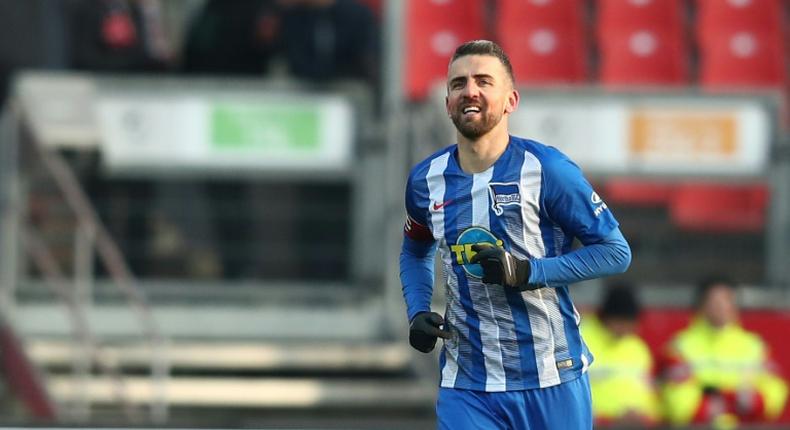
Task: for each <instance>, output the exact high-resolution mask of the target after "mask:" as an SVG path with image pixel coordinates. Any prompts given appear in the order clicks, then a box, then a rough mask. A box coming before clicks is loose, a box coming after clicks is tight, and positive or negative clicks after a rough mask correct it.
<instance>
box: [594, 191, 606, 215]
mask: <svg viewBox="0 0 790 430" xmlns="http://www.w3.org/2000/svg"><path fill="white" fill-rule="evenodd" d="M590 201H591V202H592V204H594V205H599V206H597V207H596V208H595V209H593V215H595V216H596V217H597V216H599V215H601V214H602V213H603V211H605V210H606V209H609V206H606V203H604V202H603V199H601V196H599V195H598V193H596V192H595V191H593V192H592V194H591V195H590Z"/></svg>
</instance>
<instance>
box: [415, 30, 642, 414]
mask: <svg viewBox="0 0 790 430" xmlns="http://www.w3.org/2000/svg"><path fill="white" fill-rule="evenodd" d="M514 82H515V80H514V77H513V72H512V68H511V66H510V61H509V60H508V57H507V55H505V53H504V52H503V51H502V49H501V48H500V47H499V46H498V45H496V44H495V43H493V42H490V41H485V40H476V41H471V42H467V43H464V44H463V45H461V46H460V47H458V48H457V49H456V51H455V54H454V55H453V57H452V59H451V61H450V65H449V70H448V77H447V97H446V109H447V114H448V115H449V116H450V118H451V119H452V121H453V123H454V124H455V127H456V129H457V144H454V145H451V146H449V147H447V148H445V149H443V150H441V151H438V152H436V153H435V154H433V155H431V156H430V157H428V158H427V159H426V160H425V161H423V162H421V163H419V164H417V166H415V167H414V168H413V169H412V171H411V174H410V175H409V179H408V183H407V186H406V212H407V218H406V225H405V227H404V237H403V247H402V251H401V257H400V272H401V273H400V276H401V282H402V285H403V295H404V298H405V301H406V305H407V313H408V317H409V321H410V331H409V342H410V344H411V345H412V346H413V347H414V348H415V349H417V350H419V351H422V352H426V353H427V352H430V351H431V350H433V348H434V346H435V344H436V339H437V338H438V337H441V338H442V339H444V347H443V348H442V352H441V356H440V365H441V382H440V386H441V387H440V389H439V396H438V401H437V404H436V413H437V418H438V427H439V428H442V429H444V428H447V429H478V428H486V429H489V428H490V429H499V428H501V429H506V428H508V429H509V428H518V429H549V428H552V429H554V428H556V429H559V428H561V429H592V411H591V399H590V386H589V380H588V376H587V373H586V371H587V367H588V366H589V365H590V363H591V362H592V359H593V358H592V355H591V354H590V352H589V350H588V349H587V347H586V345H585V344H584V341H583V340H582V338H581V336H580V334H579V328H578V325H579V321H580V319H579V314H578V312H577V311H576V309H575V307H574V306H573V303H572V302H571V297H570V294H569V292H568V285H569V284H571V283H573V282H578V281H581V280H585V279H591V278H596V277H600V276H606V275H611V274H616V273H622V272H624V271H625V270H626V268H627V267H628V265H629V264H630V261H631V251H630V249H629V247H628V244H627V243H626V241H625V239H624V238H623V235H622V234H621V233H620V230H619V228H618V223H617V221H616V220H615V219H614V216H613V215H612V213H611V212H610V211H609V209H608V208H607V206H606V204H605V203H604V202H603V201H602V200H601V198H600V197H599V196H598V194H596V193H595V191H593V189H592V187H591V186H590V184H589V183H588V182H587V181H586V180H585V179H584V176H583V175H582V173H581V171H580V170H579V168H578V167H577V166H576V165H575V164H574V163H573V162H572V161H570V160H569V159H568V158H567V157H566V156H565V155H563V154H562V153H561V152H560V151H558V150H557V149H555V148H552V147H549V146H545V145H542V144H540V143H538V142H535V141H532V140H527V139H523V138H520V137H516V136H510V135H509V134H508V119H509V118H510V114H511V113H513V112H514V111H515V110H516V108H517V107H518V102H519V93H518V91H516V89H515V84H514ZM575 238H576V239H579V241H580V242H581V243H582V244H583V245H584V246H583V247H581V248H579V249H576V250H572V249H571V244H572V242H573V240H574V239H575ZM436 249H438V250H439V254H440V258H441V262H442V267H443V272H444V278H445V280H446V289H445V293H446V299H447V308H446V309H445V314H444V316H442V315H440V314H438V313H436V312H432V311H431V308H430V304H431V295H432V292H433V283H434V274H433V259H434V254H435V251H436Z"/></svg>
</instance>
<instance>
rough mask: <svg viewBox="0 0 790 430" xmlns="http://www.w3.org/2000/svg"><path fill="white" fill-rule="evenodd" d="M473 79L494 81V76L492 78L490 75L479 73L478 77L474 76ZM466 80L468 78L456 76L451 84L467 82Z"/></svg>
mask: <svg viewBox="0 0 790 430" xmlns="http://www.w3.org/2000/svg"><path fill="white" fill-rule="evenodd" d="M472 77H473V78H475V79H481V78H489V79H494V77H493V76H491V75H489V74H487V73H478V74H476V75H472ZM465 80H466V76H456V77H454V78H452V79H450V84H453V83H455V82H458V81H465Z"/></svg>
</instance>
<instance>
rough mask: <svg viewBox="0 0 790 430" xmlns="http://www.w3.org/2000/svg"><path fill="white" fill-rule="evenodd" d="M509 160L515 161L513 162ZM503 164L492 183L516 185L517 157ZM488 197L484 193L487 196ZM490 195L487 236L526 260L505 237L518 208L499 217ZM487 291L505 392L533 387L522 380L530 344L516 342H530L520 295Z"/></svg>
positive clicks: (517, 227) (528, 369)
mask: <svg viewBox="0 0 790 430" xmlns="http://www.w3.org/2000/svg"><path fill="white" fill-rule="evenodd" d="M513 158H518V159H517V160H513ZM507 161H508V162H507V163H502V164H495V165H494V172H493V176H492V178H491V181H492V182H499V183H517V182H518V180H519V175H520V170H519V168H520V166H521V158H520V157H512V156H510V157H509V158H508V160H507ZM487 194H488V193H487ZM488 199H490V195H489V196H486V201H487V202H488V205H487V207H486V210H487V211H488V221H489V223H488V225H489V226H490V228H489V229H490V230H491V233H493V234H494V236H496V237H497V238H499V239H502V241H503V242H504V246H505V249H507V250H508V251H510V252H512V253H513V254H514V255H516V256H517V257H519V258H526V254H525V253H524V252H523V251H522V250H523V249H524V246H523V243H522V244H520V245H519V244H518V243H516V242H521V235H518V238H516V240H515V241H514V238H513V237H511V235H510V234H508V232H509V231H519V232H520V231H521V228H522V222H521V212H520V211H519V210H518V206H508V207H507V208H506V210H504V211H503V213H502V215H500V216H497V214H496V212H494V208H493V201H490V200H488ZM487 288H488V292H489V297H490V299H491V302H492V304H493V308H494V315H495V317H496V321H497V324H498V325H499V342H500V349H501V351H502V361H503V367H504V371H505V376H506V379H507V388H506V389H508V390H509V389H521V388H524V387H526V386H536V385H537V380H532V381H525V379H524V378H525V376H526V375H532V374H535V371H534V369H535V368H536V367H535V363H534V362H533V359H534V357H535V352H534V350H533V349H532V342H531V341H526V342H521V343H519V339H530V336H531V334H530V333H531V330H530V327H529V318H528V316H527V310H526V307H525V306H524V302H523V300H521V296H520V293H519V292H518V291H517V290H514V289H505V288H502V287H500V286H489V287H487ZM524 357H528V359H529V361H530V363H529V364H528V365H526V366H525V363H523V361H522V360H523V359H524Z"/></svg>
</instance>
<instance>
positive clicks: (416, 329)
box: [409, 311, 451, 353]
mask: <svg viewBox="0 0 790 430" xmlns="http://www.w3.org/2000/svg"><path fill="white" fill-rule="evenodd" d="M443 324H444V318H442V316H441V315H439V314H437V313H436V312H427V311H425V312H420V313H418V314H417V315H415V316H414V318H413V319H412V320H411V325H410V326H409V343H410V344H411V346H412V347H414V349H416V350H417V351H420V352H426V353H427V352H431V351H433V347H434V346H436V339H437V338H438V337H441V338H442V339H450V337H451V334H450V332H449V331H447V330H443V329H442V328H440V327H441V326H442V325H443Z"/></svg>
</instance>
